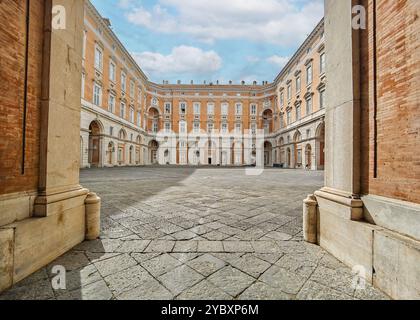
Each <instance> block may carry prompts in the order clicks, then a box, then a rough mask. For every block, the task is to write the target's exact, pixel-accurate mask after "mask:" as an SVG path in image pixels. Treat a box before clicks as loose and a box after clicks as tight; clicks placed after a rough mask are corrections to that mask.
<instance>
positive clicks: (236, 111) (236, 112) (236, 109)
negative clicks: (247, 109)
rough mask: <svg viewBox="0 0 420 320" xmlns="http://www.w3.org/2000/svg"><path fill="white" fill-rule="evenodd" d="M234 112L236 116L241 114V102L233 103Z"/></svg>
mask: <svg viewBox="0 0 420 320" xmlns="http://www.w3.org/2000/svg"><path fill="white" fill-rule="evenodd" d="M235 114H236V115H237V116H241V115H242V103H237V104H236V105H235Z"/></svg>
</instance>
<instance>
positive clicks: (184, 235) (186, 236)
mask: <svg viewBox="0 0 420 320" xmlns="http://www.w3.org/2000/svg"><path fill="white" fill-rule="evenodd" d="M196 236H197V234H195V233H194V232H192V231H190V230H182V231H179V232H175V233H173V234H172V237H174V239H176V240H191V239H192V238H194V237H196Z"/></svg>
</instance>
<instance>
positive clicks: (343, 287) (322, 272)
mask: <svg viewBox="0 0 420 320" xmlns="http://www.w3.org/2000/svg"><path fill="white" fill-rule="evenodd" d="M345 270H346V271H347V272H344V271H339V270H337V269H335V270H334V269H330V268H326V267H324V266H322V265H320V266H318V267H317V268H316V270H315V271H314V272H313V274H312V275H311V277H310V280H312V281H315V282H318V283H320V284H323V285H324V286H327V287H328V288H331V289H334V290H336V291H340V292H343V293H345V294H347V295H349V296H353V294H354V291H355V288H354V287H353V275H352V273H351V270H347V269H345Z"/></svg>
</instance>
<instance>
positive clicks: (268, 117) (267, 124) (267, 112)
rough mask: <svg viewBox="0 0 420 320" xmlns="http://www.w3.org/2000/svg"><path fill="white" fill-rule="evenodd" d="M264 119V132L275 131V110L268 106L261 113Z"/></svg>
mask: <svg viewBox="0 0 420 320" xmlns="http://www.w3.org/2000/svg"><path fill="white" fill-rule="evenodd" d="M261 119H262V126H261V127H262V128H264V133H265V134H269V133H271V132H273V110H271V109H270V108H266V109H264V110H263V111H262V113H261Z"/></svg>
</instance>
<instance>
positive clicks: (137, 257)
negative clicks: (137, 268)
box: [130, 252, 161, 263]
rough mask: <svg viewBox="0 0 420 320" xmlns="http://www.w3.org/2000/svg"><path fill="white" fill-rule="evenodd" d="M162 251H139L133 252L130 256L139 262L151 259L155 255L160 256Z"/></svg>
mask: <svg viewBox="0 0 420 320" xmlns="http://www.w3.org/2000/svg"><path fill="white" fill-rule="evenodd" d="M160 254H161V253H160V252H150V253H137V252H133V253H131V254H130V256H131V257H132V258H134V260H136V261H137V262H138V263H141V262H144V261H147V260H149V259H152V258H154V257H157V256H159V255H160Z"/></svg>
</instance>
